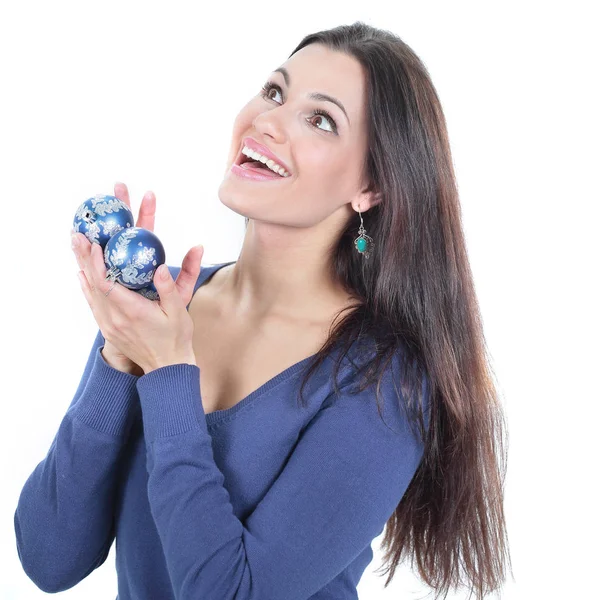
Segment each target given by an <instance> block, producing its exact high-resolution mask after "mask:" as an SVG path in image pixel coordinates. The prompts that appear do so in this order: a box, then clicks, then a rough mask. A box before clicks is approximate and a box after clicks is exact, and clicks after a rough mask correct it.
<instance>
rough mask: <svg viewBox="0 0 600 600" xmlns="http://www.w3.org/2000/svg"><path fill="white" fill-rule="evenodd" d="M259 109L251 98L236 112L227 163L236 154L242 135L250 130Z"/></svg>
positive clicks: (230, 161)
mask: <svg viewBox="0 0 600 600" xmlns="http://www.w3.org/2000/svg"><path fill="white" fill-rule="evenodd" d="M259 112H260V110H259V109H258V107H257V106H256V103H255V101H253V100H251V101H250V102H248V104H246V106H244V107H243V108H242V109H241V110H240V112H239V113H238V114H237V116H236V118H235V120H234V122H233V129H232V132H231V147H230V150H229V159H228V160H229V163H232V162H233V161H234V160H235V157H236V156H237V153H238V151H239V149H240V144H241V143H242V137H244V136H245V135H246V134H247V133H248V132H249V131H251V130H252V123H253V122H254V119H255V118H256V116H257V115H258V114H259Z"/></svg>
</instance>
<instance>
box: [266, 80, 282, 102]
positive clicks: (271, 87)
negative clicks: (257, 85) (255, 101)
mask: <svg viewBox="0 0 600 600" xmlns="http://www.w3.org/2000/svg"><path fill="white" fill-rule="evenodd" d="M273 90H275V91H276V92H277V93H279V94H281V89H280V88H279V87H278V86H276V85H273V84H272V83H270V82H267V83H265V85H263V88H262V96H263V97H264V98H267V99H269V100H274V98H273V97H272V96H271V92H272V91H273Z"/></svg>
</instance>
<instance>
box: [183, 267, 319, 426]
mask: <svg viewBox="0 0 600 600" xmlns="http://www.w3.org/2000/svg"><path fill="white" fill-rule="evenodd" d="M235 262H236V261H235V260H234V261H230V262H225V263H217V264H214V265H208V266H206V267H202V268H201V269H200V276H199V277H198V280H197V282H196V285H195V286H194V294H195V293H196V291H197V290H198V288H199V287H200V286H201V285H203V284H204V283H206V282H207V281H208V280H209V279H210V278H211V277H212V275H214V274H215V273H216V272H217V271H218V270H219V269H222V268H223V267H226V266H228V265H231V264H233V263H235ZM192 298H193V295H192ZM190 303H191V301H190ZM317 354H318V353H315V354H311V355H310V356H307V357H306V358H303V359H302V360H300V361H298V362H297V363H295V364H293V365H291V366H290V367H288V368H287V369H284V370H283V371H281V372H280V373H277V375H274V376H273V377H271V379H269V380H268V381H266V382H265V383H263V384H262V385H261V386H260V387H258V388H257V389H255V390H254V391H253V392H250V394H248V395H247V396H245V397H244V398H242V399H241V400H239V401H238V402H236V403H235V404H234V405H233V406H230V407H229V408H225V409H222V410H214V411H212V412H209V413H204V414H205V417H206V425H207V427H211V426H214V425H216V424H217V423H221V422H223V421H225V420H228V419H229V418H231V417H233V415H235V414H236V413H238V412H239V411H240V410H242V409H244V408H245V407H246V406H248V405H249V404H251V403H252V402H254V401H255V400H256V399H257V398H259V397H260V396H262V395H264V394H266V393H267V392H268V391H270V390H272V389H273V388H274V387H276V386H277V385H279V384H280V383H283V382H284V381H286V380H287V379H289V378H291V377H292V376H293V375H295V374H296V373H297V372H298V371H300V370H301V369H302V368H303V367H304V366H305V365H306V364H308V362H309V361H310V360H312V359H314V358H315V357H316V356H317ZM327 358H329V357H327ZM200 377H202V374H201V375H200Z"/></svg>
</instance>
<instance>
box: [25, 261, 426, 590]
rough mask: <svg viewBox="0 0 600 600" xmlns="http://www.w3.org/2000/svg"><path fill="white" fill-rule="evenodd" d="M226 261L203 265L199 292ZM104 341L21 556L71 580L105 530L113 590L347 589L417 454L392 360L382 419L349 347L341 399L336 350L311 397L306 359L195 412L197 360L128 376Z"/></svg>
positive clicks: (34, 485)
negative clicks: (106, 353) (109, 356)
mask: <svg viewBox="0 0 600 600" xmlns="http://www.w3.org/2000/svg"><path fill="white" fill-rule="evenodd" d="M228 264H231V263H229V262H228V263H220V264H217V265H210V266H203V267H202V269H201V273H200V276H199V278H198V281H197V283H196V286H195V288H194V292H195V291H196V290H197V289H198V287H199V286H200V285H201V284H202V283H203V282H205V281H206V280H207V279H208V277H210V275H211V274H212V273H214V272H215V271H216V270H217V269H219V268H221V267H224V266H226V265H228ZM169 269H170V271H171V274H172V275H173V277H174V278H175V277H177V275H178V273H179V269H180V268H179V267H169ZM188 308H189V305H188ZM103 344H104V338H103V337H102V335H101V333H100V331H98V333H97V335H96V339H95V341H94V343H93V346H92V348H91V352H90V354H89V357H88V360H87V364H86V366H85V370H84V372H83V376H82V378H81V381H80V383H79V386H78V388H77V391H76V392H75V396H74V397H73V400H72V401H71V404H70V406H69V408H68V410H67V412H66V414H65V416H64V418H63V420H62V422H61V423H60V426H59V428H58V431H57V433H56V436H55V437H54V440H53V442H52V444H51V446H50V449H49V450H48V453H47V455H46V457H45V458H44V459H43V460H42V461H41V462H40V463H39V464H38V465H37V466H36V467H35V469H34V470H33V472H32V473H31V475H30V476H29V477H28V479H27V481H26V482H25V484H24V487H23V489H22V491H21V494H20V496H19V501H18V506H17V509H16V512H15V515H14V526H15V533H16V540H17V551H18V555H19V559H20V561H21V564H22V566H23V569H24V571H25V572H26V574H27V575H28V576H29V578H30V579H31V580H32V581H33V582H34V583H35V584H36V585H37V586H38V587H39V588H40V589H41V590H43V591H45V592H49V593H53V592H60V591H64V590H67V589H69V588H71V587H73V586H75V585H76V584H77V583H78V582H80V581H81V580H82V579H84V578H85V577H86V576H87V575H89V574H90V573H91V572H92V571H93V570H94V569H97V568H98V567H99V566H100V565H102V564H103V563H104V561H105V560H106V557H107V555H108V553H109V550H110V548H111V546H112V543H113V541H114V540H115V538H116V568H117V575H118V596H117V600H155V599H156V600H170V599H177V600H192V599H193V600H198V599H202V600H225V599H232V600H233V599H235V600H295V599H298V600H307V599H309V598H313V599H319V600H324V599H330V600H331V599H341V598H358V596H357V593H356V586H357V584H358V582H359V580H360V578H361V576H362V574H363V572H364V570H365V568H366V567H367V566H368V565H369V563H370V562H371V560H372V558H373V552H372V550H371V542H372V540H373V539H374V538H375V537H377V536H378V535H380V534H381V533H382V531H383V528H384V525H385V523H386V521H387V520H388V519H389V518H390V516H391V515H392V513H393V512H394V510H395V508H396V506H397V505H398V503H399V502H400V500H401V498H402V496H403V495H404V492H405V490H406V488H407V487H408V485H409V483H410V481H411V479H412V477H413V475H414V473H415V471H416V469H417V467H418V465H419V462H420V461H421V458H422V455H423V446H422V444H421V442H420V441H419V440H418V439H416V438H415V437H414V436H413V435H412V434H411V433H410V430H409V428H408V422H407V419H406V416H405V414H404V412H403V410H401V409H400V404H399V401H398V398H397V395H396V391H395V389H394V382H393V377H392V373H391V371H390V370H389V369H388V371H387V372H386V374H385V375H384V380H383V387H382V390H381V392H382V394H381V397H382V402H383V418H384V419H385V423H386V424H387V426H386V424H384V422H383V421H382V419H381V417H380V415H379V413H378V411H377V405H376V402H375V391H374V389H373V388H370V389H368V390H365V391H364V392H359V393H356V390H355V389H353V390H352V391H353V394H350V393H349V391H350V387H351V386H352V385H353V384H356V383H357V381H358V380H357V378H356V376H352V373H351V364H350V362H349V361H348V357H346V358H345V360H344V361H343V362H342V365H343V366H342V370H341V371H340V376H339V379H338V382H339V384H340V386H341V390H340V391H341V394H340V396H339V397H337V398H336V396H335V393H334V390H333V383H332V381H331V374H332V367H333V365H334V362H333V361H334V360H335V353H332V354H330V355H329V356H328V357H327V359H326V361H325V362H324V363H323V364H322V365H321V366H320V367H319V369H318V371H317V372H316V373H315V374H314V375H313V376H312V378H311V379H310V380H309V383H308V384H307V386H306V387H305V390H304V393H305V398H306V401H307V406H306V407H304V406H303V405H301V404H299V403H298V401H297V391H298V388H299V384H300V383H301V381H302V375H303V374H304V371H303V367H305V366H306V365H307V364H308V363H309V361H310V359H311V358H312V357H308V358H305V359H304V360H302V361H300V362H299V363H296V364H295V365H292V366H291V367H289V368H287V369H286V370H284V371H283V372H281V373H279V374H278V375H276V376H275V377H273V378H272V379H270V380H269V381H267V382H266V383H264V384H263V385H262V386H260V387H259V388H258V389H257V390H255V391H254V392H252V393H251V394H250V395H248V396H246V397H245V398H244V399H243V400H242V401H241V402H239V403H238V404H236V405H235V406H233V407H231V408H228V409H226V410H218V411H215V412H211V413H209V414H205V413H204V409H203V407H202V402H201V396H200V377H201V376H202V374H201V372H200V369H199V368H198V367H197V366H196V365H190V364H185V363H182V364H176V365H168V366H165V367H161V368H159V369H156V370H154V371H152V372H150V373H148V374H145V375H143V376H141V377H137V376H135V375H130V374H127V373H122V372H121V371H118V370H116V369H113V368H112V367H110V366H109V365H108V363H107V362H106V361H105V360H104V359H103V357H102V355H101V353H100V350H101V349H102V347H103ZM353 347H354V346H353ZM353 357H354V361H355V362H356V364H358V363H359V362H360V356H358V355H353ZM396 373H397V371H396ZM426 389H427V380H426V379H425V380H424V381H423V391H424V393H425V394H426ZM425 407H426V409H428V403H427V402H426V404H425ZM388 426H389V427H388Z"/></svg>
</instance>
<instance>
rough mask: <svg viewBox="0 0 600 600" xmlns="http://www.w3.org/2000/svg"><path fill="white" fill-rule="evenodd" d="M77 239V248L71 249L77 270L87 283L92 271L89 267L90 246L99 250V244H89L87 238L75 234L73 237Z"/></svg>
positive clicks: (81, 234)
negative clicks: (81, 273)
mask: <svg viewBox="0 0 600 600" xmlns="http://www.w3.org/2000/svg"><path fill="white" fill-rule="evenodd" d="M75 237H76V239H77V242H78V243H77V247H76V248H74V249H73V252H74V253H75V257H76V259H77V265H78V266H79V269H80V270H81V271H82V272H83V274H84V276H85V278H86V280H87V281H88V283H89V282H90V281H91V279H92V271H91V265H90V253H91V249H92V246H98V247H99V248H100V244H97V243H95V242H94V243H93V244H92V243H90V242H89V240H88V239H87V237H85V235H84V234H83V233H77V234H76V235H75Z"/></svg>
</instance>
